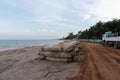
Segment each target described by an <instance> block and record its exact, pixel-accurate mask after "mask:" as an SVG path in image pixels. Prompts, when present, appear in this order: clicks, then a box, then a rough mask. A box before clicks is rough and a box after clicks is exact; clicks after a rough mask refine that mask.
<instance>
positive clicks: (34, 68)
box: [0, 46, 80, 80]
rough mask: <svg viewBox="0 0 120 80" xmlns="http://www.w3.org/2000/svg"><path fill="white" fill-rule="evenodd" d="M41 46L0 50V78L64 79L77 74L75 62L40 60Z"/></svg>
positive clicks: (1, 79) (25, 79)
mask: <svg viewBox="0 0 120 80" xmlns="http://www.w3.org/2000/svg"><path fill="white" fill-rule="evenodd" d="M40 48H41V46H32V47H24V48H18V49H12V50H5V51H2V52H0V80H66V79H67V78H68V77H74V76H76V75H79V71H80V69H79V66H78V65H77V63H63V62H55V61H48V60H40V59H39V56H38V53H39V49H40Z"/></svg>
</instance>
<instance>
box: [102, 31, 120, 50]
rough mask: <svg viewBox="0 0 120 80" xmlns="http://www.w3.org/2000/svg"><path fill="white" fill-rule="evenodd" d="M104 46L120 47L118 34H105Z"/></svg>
mask: <svg viewBox="0 0 120 80" xmlns="http://www.w3.org/2000/svg"><path fill="white" fill-rule="evenodd" d="M102 43H103V45H111V46H113V47H114V48H119V47H120V36H118V33H112V32H111V31H109V32H105V34H103V37H102Z"/></svg>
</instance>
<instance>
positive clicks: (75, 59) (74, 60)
mask: <svg viewBox="0 0 120 80" xmlns="http://www.w3.org/2000/svg"><path fill="white" fill-rule="evenodd" d="M82 61H83V59H82V58H80V57H77V56H74V57H73V62H82Z"/></svg>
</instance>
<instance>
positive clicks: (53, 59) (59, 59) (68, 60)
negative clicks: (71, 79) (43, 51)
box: [46, 57, 71, 62]
mask: <svg viewBox="0 0 120 80" xmlns="http://www.w3.org/2000/svg"><path fill="white" fill-rule="evenodd" d="M46 60H50V61H59V62H70V61H71V59H64V58H53V57H46Z"/></svg>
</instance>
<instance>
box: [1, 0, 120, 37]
mask: <svg viewBox="0 0 120 80" xmlns="http://www.w3.org/2000/svg"><path fill="white" fill-rule="evenodd" d="M119 3H120V0H0V39H57V38H61V37H63V36H67V34H68V33H70V32H74V33H77V32H78V31H80V30H82V31H83V30H85V29H88V28H90V26H92V25H94V24H95V23H96V22H98V21H100V20H101V21H108V20H112V19H114V18H117V19H119V18H120V10H119V8H120V5H119Z"/></svg>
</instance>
